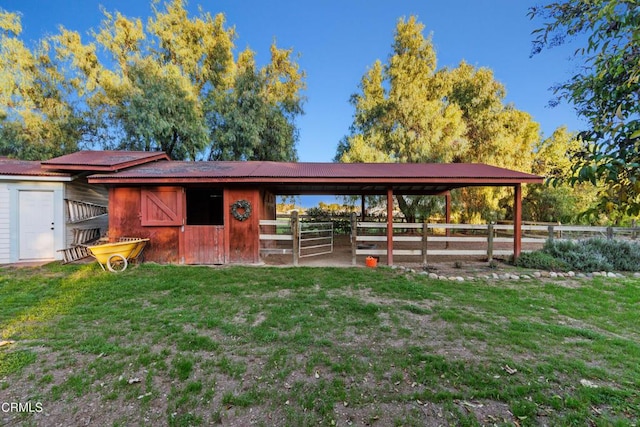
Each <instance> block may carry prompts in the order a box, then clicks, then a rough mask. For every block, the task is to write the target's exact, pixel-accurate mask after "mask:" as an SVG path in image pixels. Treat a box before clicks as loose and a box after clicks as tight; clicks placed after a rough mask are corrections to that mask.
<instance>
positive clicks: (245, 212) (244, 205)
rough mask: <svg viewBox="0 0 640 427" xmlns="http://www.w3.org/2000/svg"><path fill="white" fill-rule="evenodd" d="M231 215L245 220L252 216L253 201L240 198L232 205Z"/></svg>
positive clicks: (239, 219)
mask: <svg viewBox="0 0 640 427" xmlns="http://www.w3.org/2000/svg"><path fill="white" fill-rule="evenodd" d="M231 215H233V217H234V218H235V219H237V220H238V221H244V220H246V219H248V218H249V217H250V216H251V203H249V201H247V200H238V201H237V202H235V203H234V204H232V205H231Z"/></svg>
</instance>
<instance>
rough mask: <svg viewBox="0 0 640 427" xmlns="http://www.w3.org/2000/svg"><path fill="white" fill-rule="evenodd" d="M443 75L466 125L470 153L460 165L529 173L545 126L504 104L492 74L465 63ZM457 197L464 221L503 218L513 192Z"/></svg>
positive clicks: (470, 192) (464, 192) (474, 191)
mask: <svg viewBox="0 0 640 427" xmlns="http://www.w3.org/2000/svg"><path fill="white" fill-rule="evenodd" d="M442 73H443V75H445V76H446V79H447V89H448V94H447V100H448V102H451V103H453V104H455V105H457V106H458V107H459V108H460V110H461V111H462V120H463V122H464V123H465V126H466V131H465V134H464V138H465V140H466V141H468V143H467V150H466V151H465V152H464V153H462V155H460V156H459V158H458V161H460V162H466V163H486V164H490V165H495V166H500V167H506V168H509V169H515V170H520V171H524V172H530V171H531V162H532V160H533V154H532V150H533V147H534V145H535V144H536V143H537V142H538V141H539V139H540V126H539V125H538V123H536V122H535V121H533V118H532V117H531V115H529V114H528V113H526V112H524V111H520V110H517V109H516V108H515V107H513V106H512V105H508V104H507V105H505V102H504V99H505V97H506V89H505V87H504V85H502V83H500V82H498V81H496V80H495V77H494V75H493V72H492V71H491V70H490V69H488V68H486V67H481V68H476V67H473V66H471V65H469V64H467V63H466V62H464V61H462V62H460V64H459V65H458V67H456V68H454V69H451V70H442ZM452 196H453V197H452V199H453V203H454V204H456V205H457V206H458V207H459V208H461V209H460V210H461V211H462V215H461V220H464V221H472V222H478V221H480V220H482V219H483V220H485V221H486V220H496V219H499V218H502V217H504V216H506V215H507V213H509V212H510V209H511V208H510V206H511V205H512V204H513V191H512V190H511V188H505V187H493V188H463V189H460V190H457V191H454V192H453V193H452Z"/></svg>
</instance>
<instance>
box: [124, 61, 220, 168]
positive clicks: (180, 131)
mask: <svg viewBox="0 0 640 427" xmlns="http://www.w3.org/2000/svg"><path fill="white" fill-rule="evenodd" d="M172 71H173V72H172ZM128 77H129V80H130V89H129V91H128V92H126V93H124V94H123V96H122V100H121V102H120V103H119V104H117V105H115V106H113V109H114V117H115V118H116V119H117V121H118V122H119V123H120V124H121V126H122V128H123V130H124V133H125V137H124V139H123V140H122V141H121V143H120V144H119V146H118V147H117V148H119V149H125V150H142V151H164V152H165V153H167V155H168V156H169V157H171V158H174V159H189V160H196V158H197V156H198V154H199V153H200V152H201V151H202V150H203V149H204V148H205V147H206V146H207V142H208V136H209V135H208V129H207V127H206V126H205V122H204V116H203V112H202V110H201V108H200V106H199V102H198V99H197V98H195V97H193V94H192V93H190V92H188V89H185V86H188V83H186V82H183V84H181V80H182V79H183V78H184V76H183V75H181V74H180V73H179V72H177V70H176V69H175V67H172V66H170V65H168V66H166V67H164V69H162V68H159V67H157V64H156V63H154V62H152V61H144V60H143V61H141V62H140V63H136V64H132V65H130V67H129V76H128Z"/></svg>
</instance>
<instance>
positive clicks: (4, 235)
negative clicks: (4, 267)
mask: <svg viewBox="0 0 640 427" xmlns="http://www.w3.org/2000/svg"><path fill="white" fill-rule="evenodd" d="M10 228H11V225H10V223H9V187H8V186H7V184H5V183H0V264H6V263H9V262H11V261H10V251H11V232H10Z"/></svg>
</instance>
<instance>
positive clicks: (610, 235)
mask: <svg viewBox="0 0 640 427" xmlns="http://www.w3.org/2000/svg"><path fill="white" fill-rule="evenodd" d="M607 240H613V227H611V226H609V227H607Z"/></svg>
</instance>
